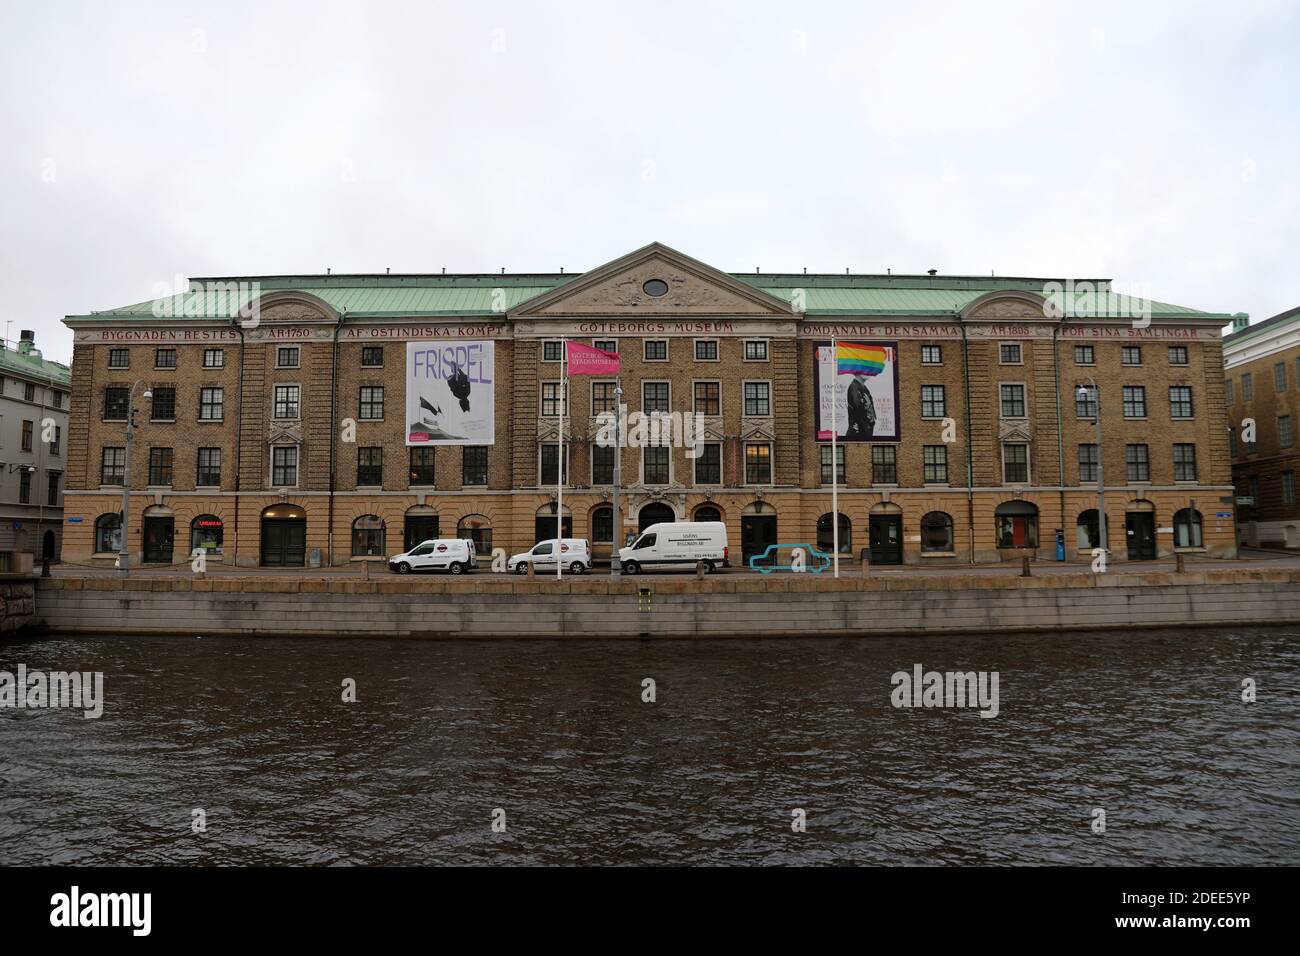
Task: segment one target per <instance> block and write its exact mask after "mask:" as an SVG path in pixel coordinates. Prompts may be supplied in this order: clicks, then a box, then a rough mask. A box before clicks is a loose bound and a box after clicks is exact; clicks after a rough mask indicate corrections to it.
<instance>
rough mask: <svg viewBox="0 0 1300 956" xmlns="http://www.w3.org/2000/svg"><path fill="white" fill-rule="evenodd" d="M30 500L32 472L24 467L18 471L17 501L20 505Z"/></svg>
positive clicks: (28, 502) (29, 502)
mask: <svg viewBox="0 0 1300 956" xmlns="http://www.w3.org/2000/svg"><path fill="white" fill-rule="evenodd" d="M31 501H32V473H31V472H30V471H28V470H27V469H26V468H24V469H23V470H22V471H20V472H19V473H18V503H19V504H20V505H26V504H31Z"/></svg>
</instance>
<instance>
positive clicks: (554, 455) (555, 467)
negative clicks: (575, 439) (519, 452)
mask: <svg viewBox="0 0 1300 956" xmlns="http://www.w3.org/2000/svg"><path fill="white" fill-rule="evenodd" d="M564 451H565V455H564V483H565V484H566V485H567V484H568V483H569V455H568V451H569V446H568V445H565V446H564ZM559 462H560V446H559V445H542V446H541V465H542V467H541V476H540V478H539V481H540V482H541V483H542V484H543V485H555V484H559V481H560V473H559Z"/></svg>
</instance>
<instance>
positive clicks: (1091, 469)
mask: <svg viewBox="0 0 1300 956" xmlns="http://www.w3.org/2000/svg"><path fill="white" fill-rule="evenodd" d="M1079 480H1080V481H1096V480H1097V446H1096V445H1080V446H1079Z"/></svg>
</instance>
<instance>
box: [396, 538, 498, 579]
mask: <svg viewBox="0 0 1300 956" xmlns="http://www.w3.org/2000/svg"><path fill="white" fill-rule="evenodd" d="M477 567H478V555H477V554H476V553H475V552H474V542H473V541H470V540H469V539H468V538H435V539H433V540H432V541H425V542H423V543H421V544H417V545H416V546H415V547H414V548H412V549H411V550H410V551H407V552H406V553H405V554H396V555H393V557H391V558H389V559H388V570H390V571H396V572H397V573H398V574H410V573H411V572H412V571H450V572H451V573H452V574H464V573H465V572H466V571H471V570H473V569H474V568H477Z"/></svg>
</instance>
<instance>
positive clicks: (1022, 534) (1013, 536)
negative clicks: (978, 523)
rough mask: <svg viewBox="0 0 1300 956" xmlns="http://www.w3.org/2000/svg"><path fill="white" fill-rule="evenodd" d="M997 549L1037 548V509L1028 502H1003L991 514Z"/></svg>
mask: <svg viewBox="0 0 1300 956" xmlns="http://www.w3.org/2000/svg"><path fill="white" fill-rule="evenodd" d="M993 516H994V520H995V521H996V522H997V541H998V547H999V548H1036V547H1038V507H1037V506H1036V505H1033V504H1030V503H1029V502H1028V501H1004V502H1002V504H1000V505H998V506H997V508H996V510H994V512H993Z"/></svg>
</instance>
